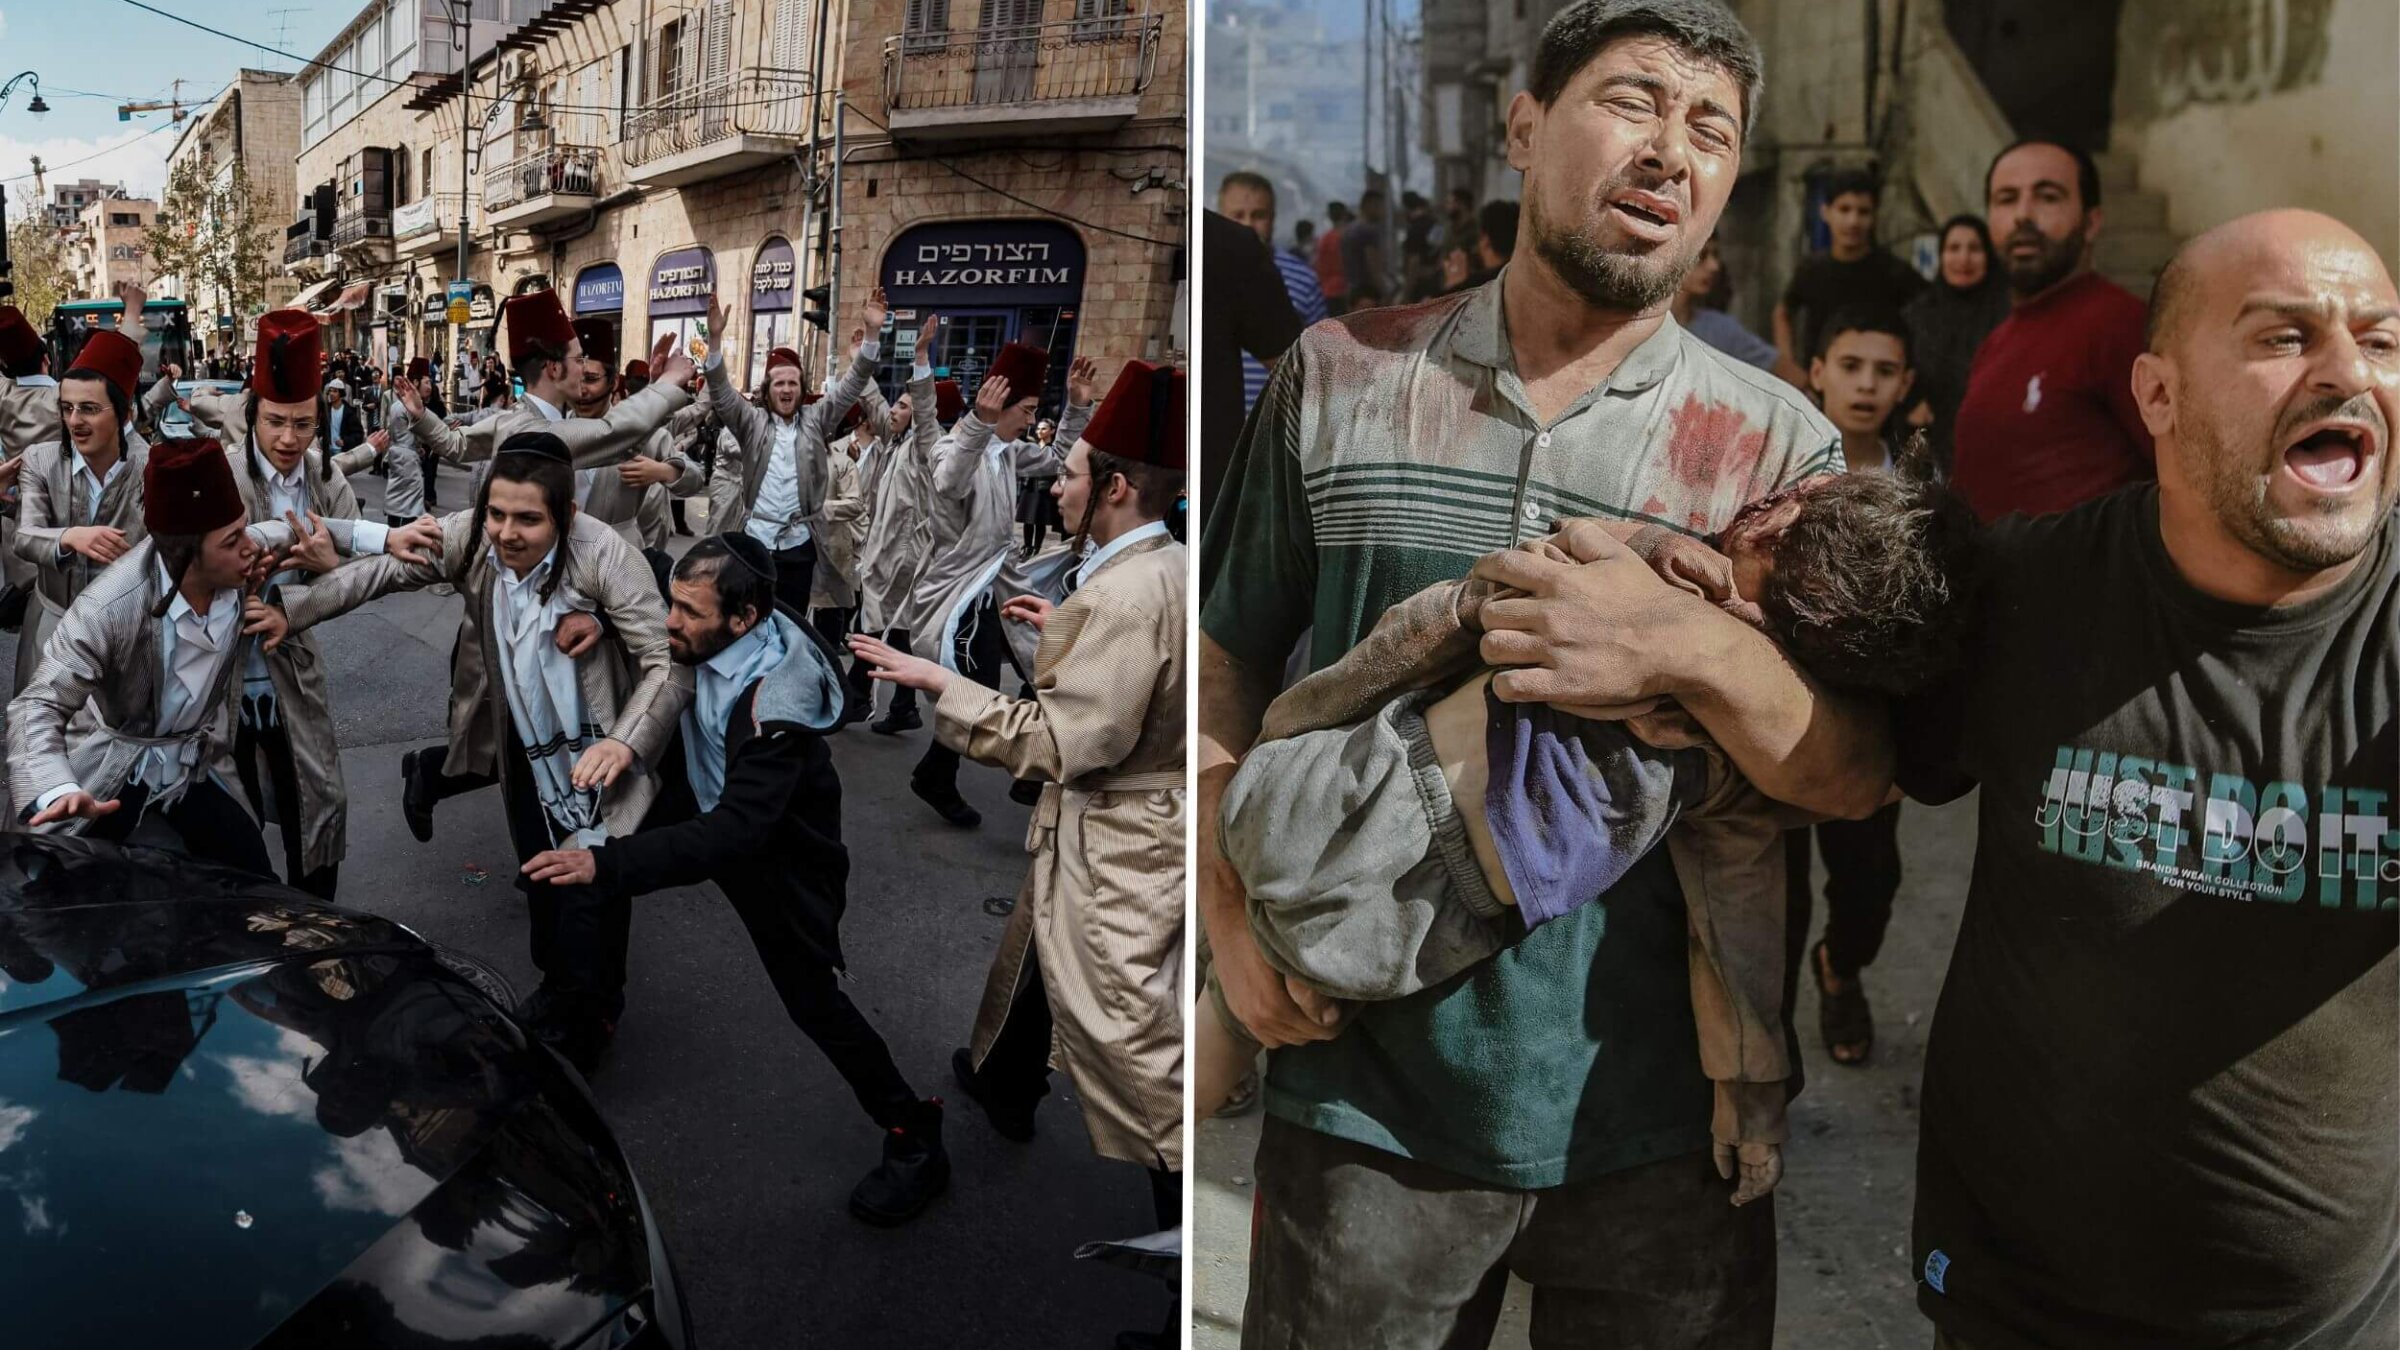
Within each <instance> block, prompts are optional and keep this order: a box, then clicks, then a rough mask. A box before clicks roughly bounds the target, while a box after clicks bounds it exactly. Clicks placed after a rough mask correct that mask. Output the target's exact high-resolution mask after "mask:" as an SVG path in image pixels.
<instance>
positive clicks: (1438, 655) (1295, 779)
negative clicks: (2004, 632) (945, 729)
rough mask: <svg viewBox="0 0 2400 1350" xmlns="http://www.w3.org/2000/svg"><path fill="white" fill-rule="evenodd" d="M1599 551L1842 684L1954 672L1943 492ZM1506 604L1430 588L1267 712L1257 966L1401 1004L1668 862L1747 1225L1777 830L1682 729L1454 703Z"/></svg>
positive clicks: (1771, 512) (1244, 816)
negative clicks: (1687, 922) (1616, 553)
mask: <svg viewBox="0 0 2400 1350" xmlns="http://www.w3.org/2000/svg"><path fill="white" fill-rule="evenodd" d="M1583 528H1585V529H1587V530H1588V529H1591V528H1593V527H1590V526H1586V527H1583ZM1609 529H1610V531H1611V532H1612V533H1613V532H1615V531H1616V530H1618V529H1622V530H1623V532H1624V535H1623V538H1624V543H1625V545H1626V546H1627V547H1629V548H1631V549H1632V550H1633V551H1634V552H1636V553H1638V554H1640V555H1641V556H1643V557H1644V558H1646V559H1647V560H1648V561H1649V562H1650V563H1651V565H1652V566H1653V567H1654V568H1655V569H1657V570H1658V571H1659V573H1660V574H1661V575H1662V576H1664V577H1665V578H1666V579H1667V580H1668V581H1670V582H1672V583H1675V584H1678V585H1682V586H1684V587H1685V588H1686V589H1690V590H1693V591H1695V592H1697V593H1700V594H1704V595H1706V596H1708V597H1709V598H1710V599H1712V600H1715V601H1717V602H1719V603H1721V604H1724V605H1726V606H1728V607H1729V608H1733V609H1734V610H1735V611H1736V612H1737V613H1741V614H1743V615H1744V616H1745V617H1747V618H1749V619H1750V620H1751V621H1752V622H1754V623H1757V624H1759V625H1760V626H1761V627H1763V628H1764V629H1765V630H1766V631H1767V632H1768V633H1769V634H1771V635H1772V636H1774V637H1775V638H1776V639H1777V640H1778V641H1779V642H1781V643H1782V644H1783V645H1784V647H1785V648H1786V650H1787V651H1788V652H1789V653H1790V654H1791V656H1792V658H1793V659H1794V660H1795V661H1797V662H1798V663H1800V664H1801V665H1803V666H1805V667H1807V668H1808V669H1809V670H1810V671H1811V672H1812V673H1813V674H1814V675H1815V676H1816V677H1817V678H1818V679H1820V680H1822V681H1824V682H1825V683H1827V684H1828V685H1832V686H1836V687H1848V688H1855V689H1863V690H1874V691H1878V692H1883V693H1900V692H1906V691H1907V690H1909V689H1912V688H1915V687H1918V686H1920V685H1922V684H1923V683H1924V682H1925V681H1927V680H1929V679H1931V678H1933V677H1935V676H1938V675H1940V674H1942V673H1944V672H1945V671H1946V670H1947V669H1948V667H1949V665H1950V663H1951V662H1952V661H1953V660H1954V659H1955V653H1956V650H1957V645H1958V641H1959V635H1960V633H1961V631H1962V630H1963V628H1964V625H1965V622H1966V617H1967V615H1966V604H1965V599H1966V585H1965V581H1966V577H1967V557H1966V550H1967V549H1968V547H1969V546H1970V543H1971V537H1972V534H1973V521H1972V519H1971V517H1969V516H1968V515H1967V514H1966V512H1965V509H1964V507H1963V506H1962V505H1961V504H1960V503H1958V502H1957V501H1956V500H1955V499H1954V498H1952V497H1950V495H1949V494H1948V493H1947V492H1945V491H1943V490H1942V489H1940V488H1938V487H1935V486H1933V485H1932V484H1930V483H1926V482H1922V481H1915V480H1902V479H1898V478H1892V477H1884V476H1880V475H1878V476H1866V475H1857V476H1851V475H1843V476H1838V477H1820V478H1813V479H1809V480H1806V481H1804V482H1803V483H1801V484H1800V485H1798V486H1796V487H1794V488H1792V489H1789V490H1788V491H1786V492H1783V493H1778V494H1775V495H1772V496H1769V497H1767V498H1764V499H1762V500H1760V501H1759V502H1757V503H1755V504H1753V505H1752V506H1751V507H1749V508H1746V509H1745V510H1744V511H1743V513H1742V514H1741V515H1740V516H1738V517H1737V518H1736V519H1735V521H1734V522H1733V524H1732V525H1731V526H1730V527H1729V528H1728V529H1727V530H1726V531H1725V532H1724V533H1723V534H1722V535H1721V536H1719V538H1718V540H1717V545H1718V548H1711V547H1709V546H1708V545H1704V544H1701V543H1698V542H1697V541H1693V540H1690V539H1685V538H1682V537H1680V536H1677V535H1674V534H1671V533H1670V532H1668V531H1666V530H1665V529H1663V528H1661V527H1658V526H1643V527H1630V526H1628V527H1609ZM1534 547H1536V548H1537V549H1541V550H1543V551H1545V552H1548V553H1550V554H1551V555H1552V556H1556V557H1560V558H1568V557H1571V556H1574V554H1573V553H1571V552H1570V551H1568V550H1564V549H1561V548H1560V547H1558V546H1557V545H1555V544H1548V543H1544V544H1537V545H1535V546H1534ZM1603 547H1604V548H1605V547H1606V545H1605V543H1604V544H1603ZM1719 548H1721V549H1722V552H1719V551H1718V549H1719ZM1505 603H1507V600H1506V599H1505V597H1504V596H1503V595H1502V594H1500V593H1499V592H1497V591H1496V590H1495V589H1494V588H1492V587H1491V586H1489V585H1488V584H1485V583H1479V582H1475V581H1471V580H1470V581H1465V582H1457V581H1453V582H1443V583H1440V584H1438V585H1435V586H1432V587H1429V588H1427V589H1426V590H1424V591H1421V592H1419V593H1418V594H1417V595H1416V596H1414V597H1412V598H1411V599H1409V600H1407V601H1404V602H1402V603H1401V604H1400V605H1398V606H1396V607H1394V609H1392V610H1391V611H1390V612H1388V613H1387V614H1386V615H1385V617H1384V618H1383V620H1381V621H1379V622H1378V624H1377V625H1376V628H1375V630H1374V631H1373V632H1372V633H1370V634H1369V636H1368V637H1367V639H1366V641H1365V642H1364V643H1362V644H1361V645H1360V646H1359V647H1357V648H1356V649H1354V650H1353V651H1352V652H1351V653H1350V654H1349V655H1347V656H1345V657H1344V658H1343V659H1342V660H1340V661H1338V662H1336V663H1335V664H1334V665H1332V666H1330V667H1328V668H1326V669H1325V670H1322V671H1319V672H1318V673H1317V674H1315V675H1312V676H1310V677H1309V678H1308V679H1306V680H1303V681H1302V682H1300V683H1299V684H1298V685H1295V686H1294V687H1293V688H1292V689H1291V690H1290V691H1289V692H1287V693H1286V694H1285V695H1284V696H1283V697H1282V698H1280V699H1278V700H1277V701H1276V702H1275V704H1274V705H1272V706H1271V707H1270V708H1269V709H1268V713H1267V718H1266V722H1265V726H1264V730H1263V733H1262V735H1263V739H1262V741H1261V743H1260V744H1259V745H1258V746H1257V747H1256V748H1255V749H1253V750H1252V752H1251V754H1250V756H1249V758H1248V759H1247V760H1245V761H1244V763H1243V766H1242V768H1241V770H1240V771H1239V772H1238V773H1237V774H1236V775H1235V776H1234V779H1233V782H1232V784H1231V786H1230V787H1229V788H1228V789H1227V791H1226V796H1225V799H1224V806H1223V819H1222V826H1221V828H1222V839H1223V848H1224V856H1225V857H1226V859H1227V860H1228V861H1229V862H1231V863H1232V864H1233V866H1234V868H1235V870H1236V871H1237V872H1239V873H1240V875H1241V879H1242V883H1243V886H1244V888H1245V891H1246V893H1247V894H1248V896H1249V901H1250V907H1251V910H1250V912H1251V928H1252V931H1253V933H1254V934H1255V935H1256V936H1257V938H1258V942H1259V947H1260V950H1261V951H1262V952H1265V953H1266V954H1267V955H1268V956H1269V957H1270V958H1272V960H1273V961H1274V962H1275V964H1276V965H1277V967H1278V968H1279V969H1281V970H1283V971H1284V973H1285V974H1286V975H1288V976H1290V977H1292V978H1294V979H1297V980H1299V981H1301V982H1302V983H1305V984H1307V985H1310V986H1312V987H1314V988H1316V989H1318V990H1320V991H1322V992H1324V993H1326V994H1329V995H1332V996H1334V997H1336V998H1345V999H1392V998H1400V997H1404V996H1406V995H1408V994H1411V993H1414V992H1416V991H1417V990H1420V989H1424V988H1427V987H1430V986H1432V985H1435V984H1438V983H1440V982H1442V981H1443V980H1446V979H1448V978H1450V977H1451V976H1453V975H1455V974H1457V973H1459V972H1460V971H1463V970H1465V969H1467V968H1468V967H1469V966H1472V965H1474V964H1476V963H1478V962H1480V961H1483V960H1485V959H1487V958H1489V957H1492V956H1494V955H1496V954H1498V953H1499V952H1500V951H1502V950H1503V949H1504V948H1506V947H1508V946H1510V945H1512V944H1513V943H1514V942H1515V941H1516V940H1517V939H1519V938H1521V937H1523V936H1524V935H1525V934H1526V933H1527V932H1529V931H1530V930H1531V929H1533V928H1535V927H1538V926H1540V925H1541V924H1543V923H1547V922H1549V921H1551V920H1553V919H1557V918H1560V917H1563V916H1564V915H1566V914H1568V913H1571V912H1573V911H1574V910H1575V909H1577V908H1580V907H1582V906H1583V905H1586V904H1589V903H1592V902H1593V901H1594V899H1595V898H1596V897H1598V896H1599V895H1601V894H1602V893H1603V892H1605V891H1606V890H1607V889H1608V888H1609V887H1610V886H1612V885H1614V884H1615V883H1616V881H1617V880H1618V878H1619V877H1621V876H1622V875H1623V874H1624V872H1625V870H1626V869H1627V868H1629V867H1631V866H1632V865H1633V863H1634V862H1635V860H1637V859H1638V858H1639V857H1640V856H1641V855H1642V854H1643V853H1645V852H1647V851H1648V850H1649V849H1651V848H1653V847H1656V846H1657V845H1658V844H1659V843H1661V842H1662V841H1663V842H1665V843H1667V844H1668V845H1669V847H1670V848H1671V849H1673V850H1674V851H1675V853H1676V855H1677V867H1676V872H1677V874H1678V876H1679V877H1680V878H1682V879H1683V881H1684V891H1685V897H1686V903H1687V904H1688V906H1689V908H1690V911H1691V934H1692V957H1691V963H1692V974H1693V995H1692V1000H1693V1005H1694V1017H1695V1020H1696V1022H1697V1023H1698V1025H1699V1027H1700V1039H1701V1054H1702V1059H1703V1063H1704V1067H1705V1068H1706V1070H1707V1072H1708V1075H1709V1076H1710V1077H1711V1078H1712V1079H1714V1080H1716V1083H1717V1105H1716V1111H1715V1119H1714V1122H1713V1132H1714V1134H1715V1138H1716V1144H1717V1151H1718V1162H1719V1168H1720V1170H1721V1171H1723V1172H1725V1174H1726V1175H1727V1176H1729V1177H1730V1176H1731V1175H1732V1167H1733V1164H1734V1162H1735V1161H1736V1159H1737V1158H1738V1160H1739V1162H1740V1164H1741V1184H1740V1186H1739V1187H1738V1188H1737V1190H1736V1192H1735V1195H1734V1202H1735V1203H1737V1204H1740V1203H1746V1202H1747V1201H1749V1200H1753V1199H1756V1198H1757V1197H1758V1196H1761V1195H1764V1194H1765V1193H1766V1192H1767V1191H1768V1190H1771V1189H1772V1188H1773V1186H1774V1184H1775V1181H1776V1179H1777V1177H1778V1176H1780V1173H1781V1161H1780V1156H1779V1150H1780V1145H1781V1143H1782V1140H1783V1135H1784V1127H1783V1104H1784V1101H1785V1098H1786V1095H1787V1094H1786V1088H1785V1084H1784V1079H1785V1078H1786V1077H1788V1075H1789V1068H1788V1058H1787V1056H1786V1055H1785V1053H1784V1042H1783V1037H1782V1035H1781V1033H1780V1030H1779V1028H1780V1025H1781V1023H1780V1019H1775V1020H1770V1019H1771V1018H1773V1017H1774V1015H1773V1014H1772V1013H1771V1012H1770V1010H1771V1009H1776V1008H1779V1007H1780V1006H1781V1004H1782V997H1781V983H1782V977H1783V971H1782V963H1783V955H1784V951H1785V943H1784V941H1783V938H1782V932H1781V930H1782V922H1781V919H1782V915H1781V912H1780V910H1779V908H1778V906H1777V904H1776V900H1777V897H1778V889H1777V887H1776V886H1775V884H1774V878H1773V868H1774V861H1775V858H1776V850H1777V849H1778V848H1780V847H1781V845H1780V843H1779V841H1778V838H1777V834H1778V823H1779V817H1780V816H1781V815H1782V814H1783V813H1782V812H1781V811H1780V810H1779V809H1778V808H1776V807H1775V806H1773V805H1772V804H1771V803H1769V802H1767V801H1766V800H1765V799H1764V798H1762V797H1760V796H1759V795H1758V794H1757V793H1756V792H1755V791H1754V790H1752V789H1751V788H1750V787H1749V785H1748V784H1747V783H1746V782H1744V781H1743V780H1742V779H1741V777H1740V775H1739V774H1738V773H1734V772H1732V771H1731V770H1730V766H1729V765H1728V763H1727V762H1726V761H1725V760H1724V759H1723V757H1722V756H1720V755H1718V754H1716V753H1714V752H1713V750H1711V749H1710V748H1708V747H1706V746H1704V745H1694V744H1692V743H1691V742H1690V740H1689V739H1688V738H1684V737H1680V736H1678V737H1668V736H1666V735H1663V734H1661V733H1662V731H1663V730H1664V729H1666V728H1667V727H1669V726H1671V725H1672V724H1673V722H1674V721H1675V720H1676V719H1674V718H1673V717H1672V716H1670V717H1669V718H1668V719H1665V720H1664V721H1661V720H1659V719H1656V718H1652V719H1651V720H1647V721H1637V722H1636V723H1634V724H1632V726H1631V727H1629V725H1628V724H1627V723H1625V722H1620V721H1602V720H1595V719H1592V718H1587V717H1585V716H1582V715H1580V714H1581V710H1576V709H1569V708H1563V707H1553V706H1550V705H1544V704H1512V703H1503V702H1501V701H1500V700H1499V698H1498V696H1497V695H1496V694H1494V693H1493V692H1492V690H1491V672H1490V671H1489V670H1480V671H1475V672H1474V673H1470V674H1467V676H1466V678H1465V679H1464V680H1463V681H1461V680H1459V679H1458V678H1457V676H1458V675H1459V674H1460V673H1461V672H1462V671H1467V670H1471V669H1472V668H1473V667H1474V666H1476V665H1477V664H1479V663H1478V662H1477V661H1476V659H1475V650H1476V648H1475V643H1476V638H1477V629H1478V627H1479V617H1480V615H1481V613H1482V611H1483V609H1484V607H1485V606H1487V605H1491V604H1505ZM1637 729H1638V730H1642V731H1644V732H1645V733H1647V734H1651V735H1656V736H1657V737H1658V739H1660V740H1662V741H1673V742H1675V743H1676V744H1678V745H1680V746H1681V748H1669V749H1662V748H1656V747H1654V746H1653V745H1652V744H1650V743H1648V742H1646V741H1645V740H1643V739H1640V738H1638V737H1637V736H1636V735H1635V734H1634V732H1635V730H1637ZM1678 824H1681V825H1682V826H1683V827H1684V828H1682V829H1680V830H1678V829H1674V828H1673V827H1674V826H1676V825H1678ZM1212 1002H1214V1003H1215V1004H1216V1006H1217V1009H1218V1014H1219V1015H1218V1017H1216V1018H1204V1019H1202V1023H1201V1026H1200V1030H1199V1035H1198V1038H1197V1041H1196V1043H1195V1055H1196V1059H1197V1063H1196V1068H1195V1073H1196V1078H1195V1088H1196V1091H1195V1103H1196V1106H1195V1109H1196V1110H1197V1111H1198V1112H1200V1113H1203V1114H1206V1113H1211V1112H1213V1111H1214V1109H1215V1107H1216V1104H1217V1100H1218V1099H1219V1098H1221V1097H1222V1095H1223V1093H1224V1092H1225V1090H1227V1089H1229V1088H1230V1087H1231V1086H1232V1084H1233V1082H1234V1081H1235V1080H1236V1079H1237V1078H1239V1077H1240V1075H1241V1074H1242V1073H1243V1072H1244V1071H1245V1070H1246V1069H1247V1067H1248V1065H1249V1064H1250V1062H1251V1059H1252V1057H1253V1055H1254V1054H1255V1051H1256V1048H1257V1047H1256V1046H1255V1045H1254V1044H1252V1043H1250V1042H1249V1040H1248V1038H1247V1037H1246V1036H1244V1035H1243V1034H1242V1033H1241V1032H1240V1030H1239V1029H1238V1027H1237V1026H1236V1025H1235V1023H1234V1019H1233V1018H1232V1016H1231V1015H1230V1013H1229V1012H1227V1010H1226V1008H1225V1005H1224V1003H1223V1000H1222V999H1221V998H1220V997H1216V996H1214V995H1212Z"/></svg>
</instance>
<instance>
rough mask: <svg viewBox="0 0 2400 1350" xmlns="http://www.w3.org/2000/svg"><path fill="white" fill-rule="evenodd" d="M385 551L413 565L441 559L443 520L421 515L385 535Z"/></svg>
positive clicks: (416, 565)
mask: <svg viewBox="0 0 2400 1350" xmlns="http://www.w3.org/2000/svg"><path fill="white" fill-rule="evenodd" d="M383 551H384V552H386V553H389V554H391V555H392V556H393V557H395V558H398V559H399V560H400V561H402V562H404V563H407V564H409V565H410V566H412V567H422V566H426V565H428V564H430V563H435V562H439V561H441V557H442V522H440V521H438V520H436V519H434V518H433V517H432V516H419V517H417V518H416V519H415V520H412V521H410V522H408V523H407V524H406V525H402V526H400V527H399V528H398V529H395V530H393V531H392V532H391V533H389V534H387V535H385V536H384V537H383Z"/></svg>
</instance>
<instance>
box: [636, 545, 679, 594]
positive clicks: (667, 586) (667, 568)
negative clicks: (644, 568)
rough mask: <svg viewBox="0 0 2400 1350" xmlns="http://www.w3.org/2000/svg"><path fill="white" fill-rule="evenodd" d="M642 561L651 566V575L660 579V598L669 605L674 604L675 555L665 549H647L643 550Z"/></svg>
mask: <svg viewBox="0 0 2400 1350" xmlns="http://www.w3.org/2000/svg"><path fill="white" fill-rule="evenodd" d="M642 561H643V562H646V563H648V564H650V575H651V576H653V577H656V578H657V579H658V596H659V598H660V599H661V600H665V601H667V602H668V603H669V604H672V603H674V600H675V592H674V591H673V590H672V589H671V582H672V581H673V579H674V576H675V559H674V557H673V555H671V554H669V553H668V552H667V551H666V550H665V549H663V548H646V549H643V550H642Z"/></svg>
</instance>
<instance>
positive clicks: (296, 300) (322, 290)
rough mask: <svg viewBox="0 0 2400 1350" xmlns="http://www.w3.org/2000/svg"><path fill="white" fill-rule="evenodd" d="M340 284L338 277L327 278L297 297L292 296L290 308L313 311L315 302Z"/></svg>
mask: <svg viewBox="0 0 2400 1350" xmlns="http://www.w3.org/2000/svg"><path fill="white" fill-rule="evenodd" d="M341 284H342V283H341V279H340V278H339V277H327V278H325V279H324V280H323V281H320V282H318V283H317V284H315V285H313V286H311V287H309V288H308V289H306V290H304V291H302V292H300V293H299V294H298V295H295V296H293V297H292V308H294V309H315V308H316V307H317V301H319V300H320V299H323V298H324V296H325V295H326V293H327V292H329V291H331V290H332V289H333V288H334V287H336V286H339V285H341Z"/></svg>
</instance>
